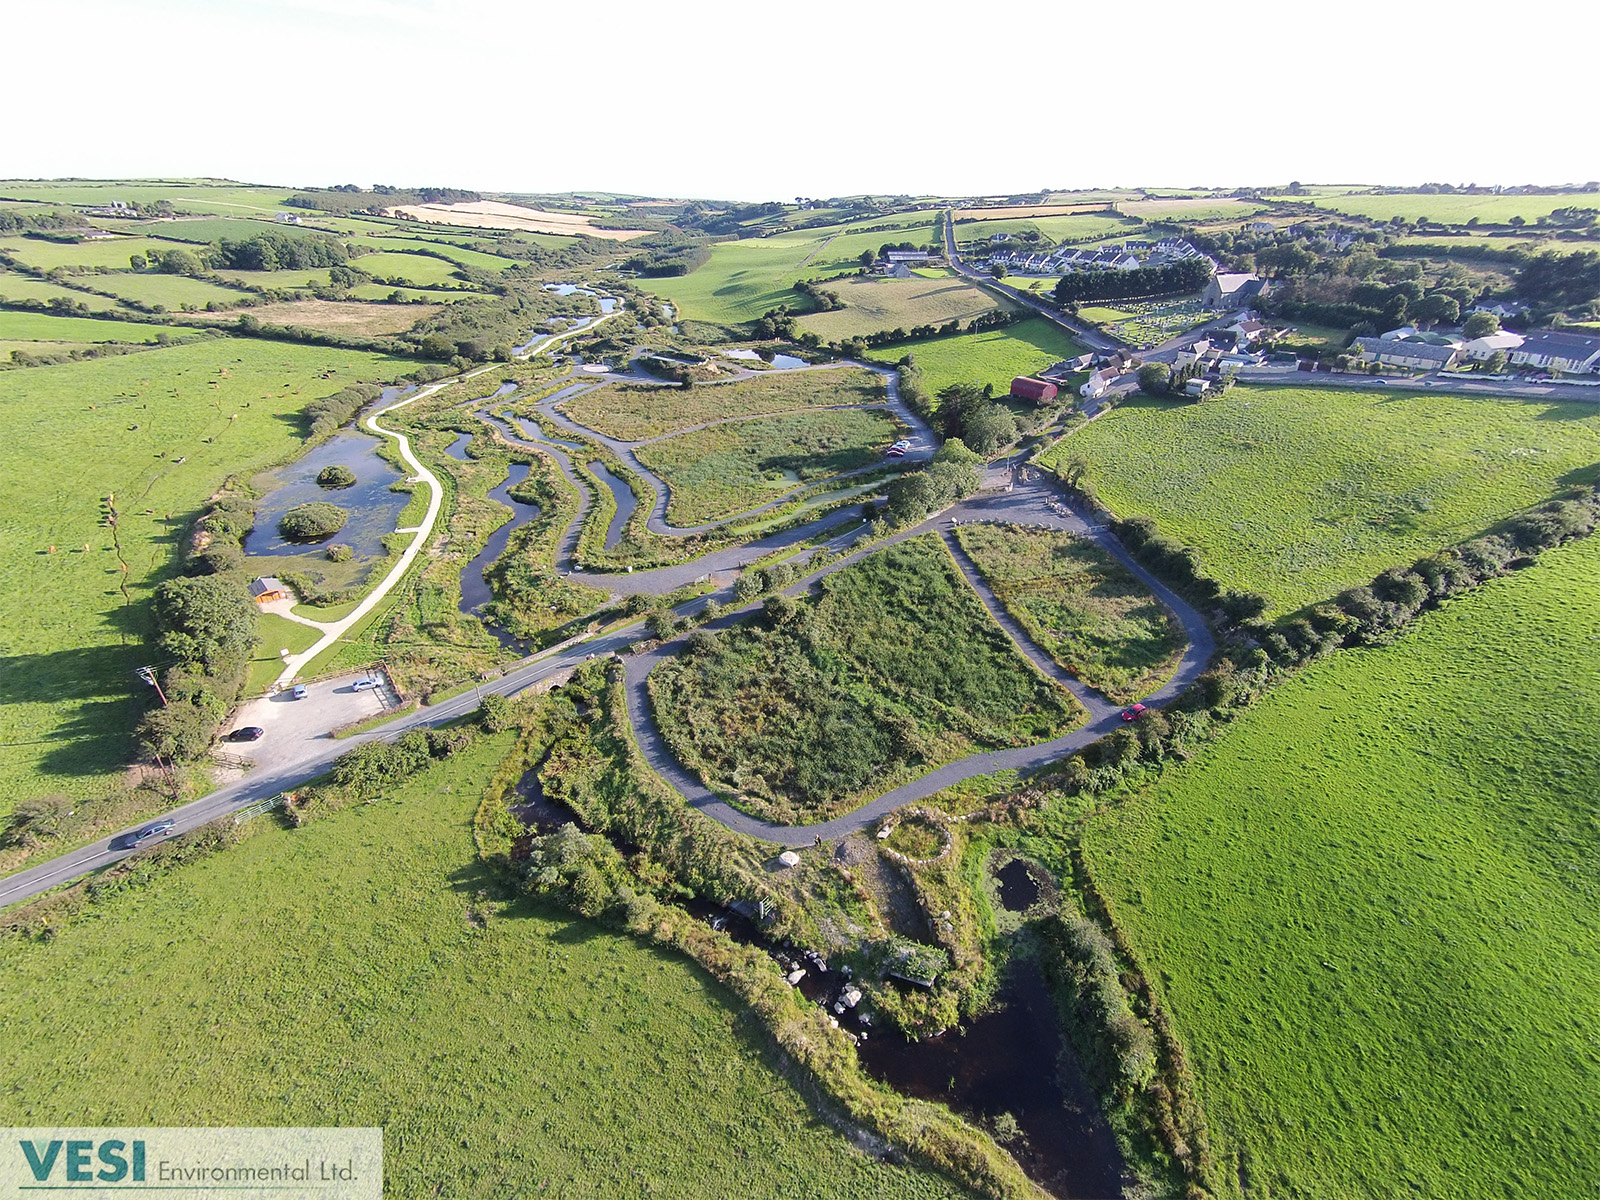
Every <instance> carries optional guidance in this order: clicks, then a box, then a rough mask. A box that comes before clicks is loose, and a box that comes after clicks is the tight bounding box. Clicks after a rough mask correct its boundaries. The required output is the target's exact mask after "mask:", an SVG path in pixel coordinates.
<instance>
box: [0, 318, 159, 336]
mask: <svg viewBox="0 0 1600 1200" xmlns="http://www.w3.org/2000/svg"><path fill="white" fill-rule="evenodd" d="M163 333H165V334H168V335H169V336H170V335H171V334H172V333H173V331H172V330H170V329H168V328H166V327H165V326H161V325H143V324H139V323H137V322H134V321H101V320H96V319H95V318H93V317H53V316H50V315H49V314H47V313H31V312H16V311H14V310H6V311H0V338H4V339H6V340H7V341H13V342H153V341H155V340H156V338H158V337H159V336H160V335H161V334H163Z"/></svg>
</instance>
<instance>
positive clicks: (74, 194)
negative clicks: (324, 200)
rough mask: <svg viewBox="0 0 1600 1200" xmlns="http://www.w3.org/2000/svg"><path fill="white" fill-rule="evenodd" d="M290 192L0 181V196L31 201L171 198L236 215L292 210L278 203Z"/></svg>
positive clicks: (187, 208)
mask: <svg viewBox="0 0 1600 1200" xmlns="http://www.w3.org/2000/svg"><path fill="white" fill-rule="evenodd" d="M291 194H293V189H291V188H271V187H259V188H253V187H241V186H240V185H238V184H236V183H222V184H208V183H205V182H202V181H197V180H174V181H170V182H161V181H157V182H138V181H136V182H132V183H124V182H121V181H118V180H104V181H86V182H73V183H38V182H36V181H33V180H0V199H6V200H23V201H35V202H38V203H40V204H46V205H48V204H109V203H110V202H111V201H112V200H121V201H122V202H123V203H124V204H141V205H149V204H154V203H155V202H156V201H158V200H167V201H170V202H171V203H172V205H173V207H174V208H176V209H177V210H178V211H180V212H201V213H219V214H223V215H239V214H248V213H275V212H279V211H283V212H294V211H296V210H294V209H289V208H285V207H284V206H283V204H282V201H283V200H285V199H287V198H288V197H289V196H290V195H291Z"/></svg>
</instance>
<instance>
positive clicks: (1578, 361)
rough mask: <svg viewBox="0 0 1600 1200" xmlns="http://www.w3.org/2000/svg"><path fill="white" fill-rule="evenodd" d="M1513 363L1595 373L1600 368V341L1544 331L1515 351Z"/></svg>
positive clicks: (1560, 332)
mask: <svg viewBox="0 0 1600 1200" xmlns="http://www.w3.org/2000/svg"><path fill="white" fill-rule="evenodd" d="M1511 361H1512V362H1514V363H1516V364H1517V365H1518V366H1526V367H1543V368H1545V369H1546V370H1551V371H1566V372H1569V373H1572V374H1581V373H1583V372H1585V371H1593V370H1595V369H1596V368H1597V367H1600V337H1586V336H1584V335H1582V334H1577V333H1568V332H1566V331H1565V330H1551V329H1546V330H1540V331H1538V332H1536V333H1530V334H1527V335H1526V336H1525V337H1524V338H1523V339H1522V345H1520V346H1518V347H1517V348H1516V349H1515V350H1513V351H1511Z"/></svg>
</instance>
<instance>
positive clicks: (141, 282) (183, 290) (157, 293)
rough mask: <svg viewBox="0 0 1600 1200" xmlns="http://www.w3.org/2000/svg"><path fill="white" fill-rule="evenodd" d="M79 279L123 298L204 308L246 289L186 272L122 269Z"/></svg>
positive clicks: (230, 299) (238, 297)
mask: <svg viewBox="0 0 1600 1200" xmlns="http://www.w3.org/2000/svg"><path fill="white" fill-rule="evenodd" d="M80 281H81V282H82V283H83V284H84V285H85V286H87V287H92V288H94V289H95V290H96V291H97V292H110V293H111V294H112V295H113V296H120V297H122V298H123V299H124V300H134V301H137V302H138V303H140V304H148V305H154V304H159V305H162V306H163V307H165V308H168V309H174V310H176V309H178V308H181V307H182V306H184V305H186V304H187V305H188V306H189V307H190V308H204V307H205V306H206V305H207V304H209V303H212V302H213V301H214V302H216V303H217V304H230V305H231V304H237V303H238V302H239V301H240V300H243V299H244V298H245V296H246V293H244V292H241V291H236V290H235V289H233V288H229V287H222V286H220V285H218V284H215V283H211V282H210V281H209V280H205V279H190V278H189V277H188V276H186V275H160V274H155V273H149V272H140V273H138V274H134V273H133V272H131V271H123V272H121V273H119V274H116V275H85V276H82V277H81V280H80Z"/></svg>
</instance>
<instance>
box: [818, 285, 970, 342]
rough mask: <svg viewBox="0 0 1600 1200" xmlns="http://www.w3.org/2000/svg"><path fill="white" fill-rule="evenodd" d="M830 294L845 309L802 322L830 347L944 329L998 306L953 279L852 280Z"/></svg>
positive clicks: (833, 288) (836, 286)
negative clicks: (886, 333)
mask: <svg viewBox="0 0 1600 1200" xmlns="http://www.w3.org/2000/svg"><path fill="white" fill-rule="evenodd" d="M828 290H830V291H832V292H835V293H836V294H837V295H838V297H839V299H841V300H842V301H844V304H845V307H843V308H836V309H834V310H833V311H832V312H824V313H812V314H811V315H810V316H806V317H802V318H801V319H800V322H799V324H800V328H801V329H803V330H806V331H808V332H810V333H814V334H816V335H817V336H818V337H820V338H821V339H822V340H823V341H825V342H840V341H844V340H845V339H846V338H851V337H859V336H861V335H863V334H868V333H877V332H879V331H880V330H885V329H911V328H913V327H915V326H917V325H943V324H944V323H945V322H946V321H949V320H951V319H959V320H962V321H970V320H971V319H972V318H973V317H975V316H977V315H978V314H979V313H986V312H989V311H990V310H991V309H994V308H998V307H999V304H998V303H997V302H996V300H995V298H994V297H993V296H991V295H989V293H988V292H986V291H984V290H983V289H982V288H977V287H973V286H972V284H970V283H967V282H965V281H964V280H960V279H956V278H953V277H952V278H948V279H927V278H923V277H915V278H911V279H878V278H866V279H851V280H847V281H844V282H841V283H834V284H830V285H829V287H828Z"/></svg>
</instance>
